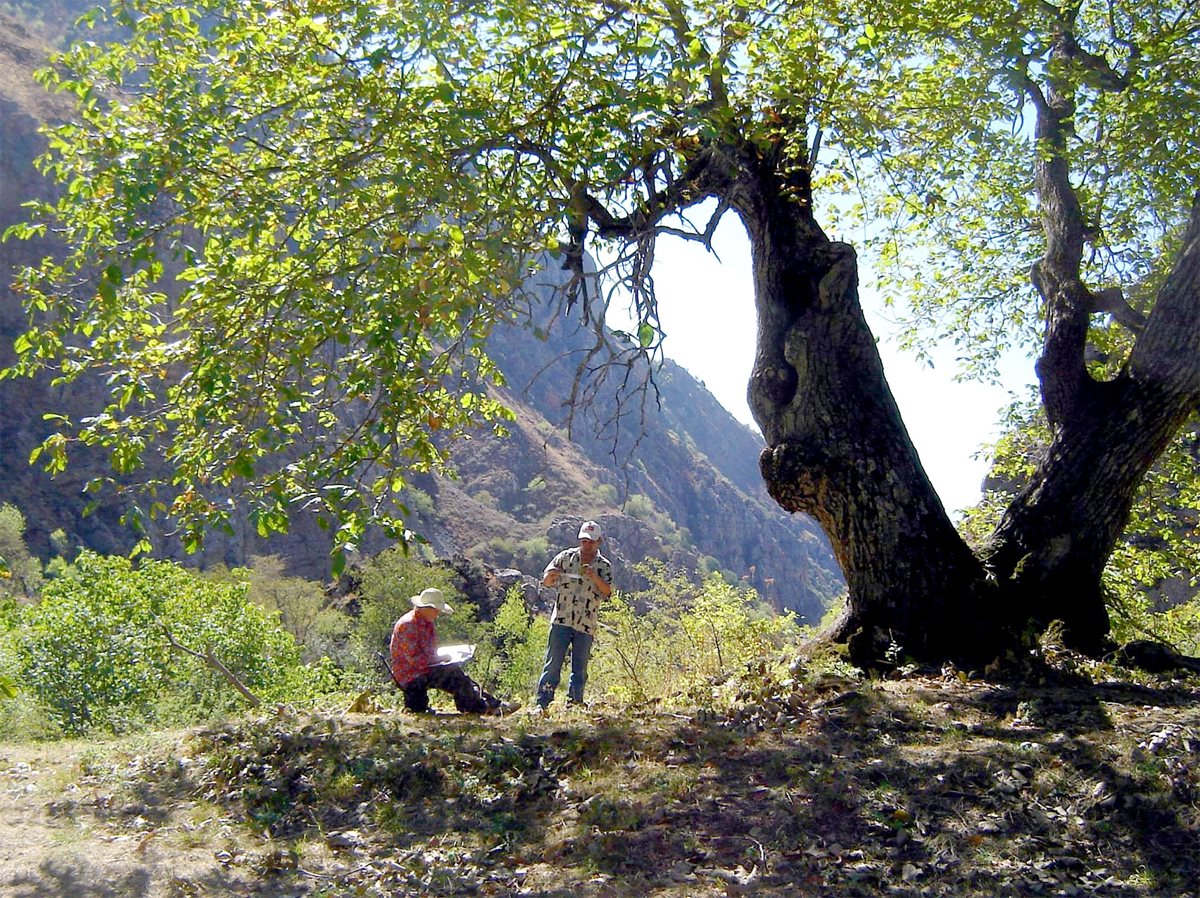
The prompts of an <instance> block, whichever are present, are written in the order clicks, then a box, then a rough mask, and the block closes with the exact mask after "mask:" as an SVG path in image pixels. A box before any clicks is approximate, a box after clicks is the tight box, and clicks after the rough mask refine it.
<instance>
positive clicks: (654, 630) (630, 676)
mask: <svg viewBox="0 0 1200 898" xmlns="http://www.w3.org/2000/svg"><path fill="white" fill-rule="evenodd" d="M641 571H642V573H643V574H644V575H645V576H646V578H647V579H648V580H649V583H650V585H649V587H648V588H647V589H645V590H644V591H642V592H639V593H634V594H632V595H629V596H625V595H622V594H620V593H614V594H613V597H612V598H611V599H610V600H609V601H608V602H607V603H606V604H605V606H604V608H603V610H602V612H601V621H602V632H601V633H600V634H599V636H598V637H597V640H596V646H595V649H594V650H593V655H592V658H593V660H592V666H591V681H590V682H591V685H590V686H589V689H594V690H595V691H596V692H597V693H600V694H607V695H609V696H611V697H612V698H614V699H616V700H618V701H631V702H646V701H650V702H656V703H664V704H671V703H683V704H689V705H695V704H701V705H703V704H707V703H710V702H711V701H712V699H713V695H714V692H713V690H714V688H715V687H717V686H719V685H720V684H721V683H723V682H725V681H726V680H727V679H729V678H730V677H731V676H734V675H737V674H740V673H741V672H742V671H744V670H745V669H746V668H747V666H750V665H758V664H760V663H763V662H766V663H768V664H773V663H774V662H776V661H777V660H779V659H780V658H781V657H782V656H783V655H784V654H785V651H784V650H785V649H786V647H788V646H795V645H796V644H798V643H799V642H800V641H801V640H802V639H803V638H804V637H805V636H807V635H809V631H807V630H805V629H804V628H803V627H801V626H800V625H799V624H798V623H797V621H796V618H795V617H794V615H792V614H790V613H788V614H782V615H779V614H775V613H774V612H773V611H772V610H771V609H770V608H768V607H766V606H765V605H763V604H762V603H761V601H760V599H759V597H758V594H757V593H756V592H755V591H754V590H753V589H750V588H748V587H746V588H743V587H737V586H734V585H731V584H730V583H728V582H727V581H726V580H724V579H723V578H722V577H721V576H720V575H717V574H712V575H710V576H709V577H707V578H706V579H705V580H704V581H703V582H702V583H701V584H700V585H699V586H697V585H695V584H693V583H692V582H691V581H690V580H689V579H688V578H687V577H686V576H685V575H683V574H681V573H678V572H669V571H668V570H666V569H665V568H664V567H663V566H662V565H660V564H646V565H643V566H642V567H641Z"/></svg>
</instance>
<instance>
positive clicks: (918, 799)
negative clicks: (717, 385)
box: [0, 675, 1200, 898]
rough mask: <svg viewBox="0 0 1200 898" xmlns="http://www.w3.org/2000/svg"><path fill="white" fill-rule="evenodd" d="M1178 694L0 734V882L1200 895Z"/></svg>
mask: <svg viewBox="0 0 1200 898" xmlns="http://www.w3.org/2000/svg"><path fill="white" fill-rule="evenodd" d="M1198 709H1200V691H1198V690H1197V686H1196V683H1195V682H1194V681H1193V682H1168V681H1159V682H1156V683H1153V684H1150V685H1138V684H1135V683H1130V682H1116V681H1114V682H1109V683H1102V684H1099V685H1097V684H1094V683H1091V682H1085V681H1076V680H1068V679H1063V678H1057V679H1056V680H1055V681H1054V682H1050V683H1042V684H1039V685H1002V684H989V683H983V682H978V681H964V680H963V679H962V678H959V677H958V676H956V675H947V676H932V677H930V676H925V677H919V676H918V677H910V678H907V679H904V680H898V681H878V680H876V681H858V680H847V679H823V680H818V681H816V682H801V681H797V682H794V683H785V684H782V685H776V686H774V687H771V688H769V689H768V688H762V689H751V690H749V691H747V692H746V694H744V695H743V696H742V701H741V704H740V710H739V712H738V713H736V714H732V715H714V714H711V713H694V714H682V713H665V712H661V711H655V710H653V709H629V708H615V707H606V706H604V705H603V704H601V705H597V706H595V707H593V708H592V709H590V710H589V711H568V710H565V709H564V710H557V711H556V712H555V713H553V714H552V715H551V716H550V717H549V718H539V717H532V716H524V715H517V716H514V717H510V718H505V719H501V720H496V719H484V720H480V719H474V718H466V717H459V716H457V715H438V716H435V717H422V718H416V717H411V716H408V715H405V714H402V713H397V712H385V713H379V714H366V715H290V714H282V715H274V716H266V717H262V718H257V719H252V720H245V721H241V722H236V723H231V724H229V725H227V726H224V727H219V728H215V729H211V730H207V731H204V732H201V733H196V734H192V735H190V736H188V737H187V738H182V739H181V738H180V737H178V736H174V737H171V738H170V739H165V738H164V739H162V740H160V741H159V742H158V744H157V745H154V746H150V745H146V746H143V748H142V749H141V750H140V751H139V750H135V749H133V748H130V747H129V746H108V747H105V746H101V747H93V748H91V749H84V748H81V747H79V746H72V747H70V748H68V749H66V750H60V749H59V748H58V747H49V748H46V749H24V748H22V749H9V748H0V759H3V760H2V762H0V769H2V770H3V771H4V772H3V786H4V791H3V795H2V796H0V801H2V802H3V807H2V814H0V819H2V820H3V824H2V826H3V828H2V829H0V846H3V847H2V848H0V851H3V852H4V862H5V866H4V869H3V871H2V872H0V894H3V895H5V896H8V895H15V896H41V895H82V896H90V895H96V896H101V895H134V896H137V895H148V896H149V895H153V896H158V895H206V896H207V895H212V896H227V895H229V896H232V895H248V894H255V895H280V896H282V895H313V896H359V895H388V896H408V895H413V896H415V895H448V896H450V895H453V896H458V895H486V896H518V895H531V896H539V898H566V896H584V898H588V896H593V898H601V896H656V898H665V896H680V898H682V896H734V898H737V896H752V895H753V896H780V898H782V896H789V898H791V896H834V895H837V896H884V895H886V896H913V898H916V896H927V895H928V896H935V895H936V896H943V895H944V896H950V895H953V896H981V898H982V896H1010V895H1011V896H1029V895H1034V896H1036V895H1056V896H1081V895H1089V896H1113V898H1126V896H1129V898H1133V896H1162V895H1170V896H1193V898H1195V896H1197V895H1200V892H1198V887H1197V883H1198V882H1200V810H1198V805H1200V710H1198Z"/></svg>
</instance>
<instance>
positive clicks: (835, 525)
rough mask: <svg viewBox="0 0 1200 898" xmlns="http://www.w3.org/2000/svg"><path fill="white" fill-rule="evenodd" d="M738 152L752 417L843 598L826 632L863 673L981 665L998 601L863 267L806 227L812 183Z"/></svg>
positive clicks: (787, 501) (773, 480) (765, 459)
mask: <svg viewBox="0 0 1200 898" xmlns="http://www.w3.org/2000/svg"><path fill="white" fill-rule="evenodd" d="M781 156H782V152H780V156H774V157H773V156H768V157H767V158H761V157H760V156H759V154H758V153H757V152H755V151H754V150H752V149H751V150H748V151H746V152H744V153H743V154H742V164H741V165H740V166H739V168H740V170H741V171H742V173H743V174H742V176H741V177H740V178H739V179H738V180H737V181H736V183H735V185H734V186H733V187H732V189H731V190H730V191H729V195H728V199H729V200H730V201H731V204H732V206H733V207H734V208H735V209H736V210H737V212H738V213H739V215H740V216H741V218H742V221H743V222H744V224H745V226H746V230H747V232H748V234H749V236H750V242H751V247H752V252H753V259H754V283H755V295H756V305H757V313H758V349H757V356H756V359H755V364H754V370H753V374H752V377H751V384H750V389H749V398H750V406H751V409H752V411H753V413H754V415H755V418H756V420H757V421H758V423H759V426H760V427H761V428H762V431H763V435H764V437H765V438H766V441H767V446H768V448H767V449H765V450H764V451H763V453H762V456H761V458H760V465H761V468H762V473H763V477H764V479H765V481H766V484H767V488H768V490H769V491H770V493H771V495H772V496H773V497H774V498H775V499H776V501H778V502H779V504H780V505H781V506H782V507H783V508H785V509H787V510H789V511H803V512H806V513H807V514H810V515H812V516H813V517H815V518H816V519H817V521H818V522H819V523H820V524H821V526H822V528H823V529H824V530H825V533H826V534H827V535H828V537H829V539H830V542H831V543H832V545H833V548H834V551H835V553H836V555H837V558H838V561H839V563H840V565H841V567H842V571H843V573H844V575H845V577H846V580H847V584H848V586H849V597H848V603H847V609H846V613H845V615H844V616H843V618H842V620H841V621H840V622H839V624H838V626H837V627H836V628H835V632H834V633H832V634H831V635H832V636H833V637H834V638H836V639H839V640H844V641H847V642H848V643H849V646H850V651H851V655H852V657H853V658H854V659H855V660H856V661H858V662H860V663H864V664H879V663H883V662H885V661H886V660H887V655H888V650H889V648H890V647H891V646H895V647H897V648H898V649H899V651H900V652H902V653H903V654H904V655H911V656H914V657H919V658H926V659H933V658H937V659H944V658H959V659H969V660H978V659H981V658H982V659H987V658H991V657H994V656H995V654H996V652H997V651H998V650H999V649H1000V648H1001V647H1002V645H1003V643H1004V641H1005V638H1006V637H1005V633H1004V631H1003V628H1002V627H998V626H997V625H996V614H995V611H996V602H995V595H994V592H995V590H994V588H993V586H992V585H991V584H990V583H989V581H988V579H987V576H986V572H985V570H984V568H983V566H982V565H981V564H980V562H979V561H978V559H976V558H975V557H974V555H973V554H972V553H971V551H970V550H969V549H968V547H967V546H966V544H965V543H964V542H963V540H962V539H961V537H960V536H959V535H958V533H957V531H956V530H955V528H954V526H953V524H952V523H951V521H950V519H949V517H948V516H947V515H946V512H945V510H944V508H943V507H942V504H941V501H940V500H939V498H938V496H937V493H936V492H935V491H934V489H933V486H932V485H931V484H930V482H929V478H928V477H927V475H926V473H925V471H924V469H923V468H922V467H921V463H920V460H919V459H918V457H917V453H916V451H915V449H914V448H913V445H912V441H911V439H910V438H909V435H908V432H907V431H906V430H905V427H904V424H903V422H902V420H901V418H900V412H899V410H898V408H897V406H896V402H895V400H894V398H893V397H892V394H891V390H890V389H889V387H888V385H887V380H886V378H885V377H884V372H883V364H882V362H881V360H880V357H879V353H878V350H877V348H876V344H875V338H874V337H873V335H872V334H871V332H870V330H869V329H868V327H867V324H866V321H865V319H864V316H863V312H862V308H861V305H860V303H859V297H858V271H857V259H856V256H855V253H854V250H853V249H852V248H851V247H849V246H848V245H846V244H842V243H835V242H832V241H830V240H829V239H828V238H827V237H826V235H825V234H824V233H823V231H822V230H821V228H820V227H819V225H818V224H817V222H816V221H815V219H814V218H813V215H812V211H811V210H812V205H811V199H810V187H809V184H808V177H807V173H806V172H804V171H802V170H800V171H798V170H794V169H788V168H787V167H786V166H785V165H784V164H782V162H781Z"/></svg>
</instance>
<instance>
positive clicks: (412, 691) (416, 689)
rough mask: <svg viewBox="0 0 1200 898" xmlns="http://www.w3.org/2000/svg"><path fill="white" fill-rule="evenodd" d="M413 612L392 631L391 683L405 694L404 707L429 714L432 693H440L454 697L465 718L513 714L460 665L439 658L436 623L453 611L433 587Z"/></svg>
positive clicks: (414, 601)
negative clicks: (433, 690)
mask: <svg viewBox="0 0 1200 898" xmlns="http://www.w3.org/2000/svg"><path fill="white" fill-rule="evenodd" d="M410 601H411V602H412V605H413V609H412V611H410V612H408V614H406V615H404V616H403V617H401V618H400V619H399V620H398V621H396V625H395V626H394V627H393V628H392V640H391V655H392V665H391V671H392V679H393V680H395V681H396V685H397V686H399V687H400V688H401V690H403V692H404V707H405V708H407V709H408V710H409V711H414V712H416V713H418V714H424V713H426V712H427V711H429V690H430V689H441V690H443V691H445V692H449V693H450V695H452V696H453V697H454V707H456V708H457V709H458V710H459V711H460V712H461V713H463V714H502V713H504V712H505V711H509V710H512V709H511V707H506V706H505V705H504V704H503V703H502V702H500V701H499V700H498V699H497V698H495V697H494V696H491V695H489V694H488V693H486V692H484V691H483V689H482V688H481V687H480V686H479V684H478V683H476V682H475V681H474V680H472V679H471V678H470V677H469V676H467V674H466V672H465V671H464V670H463V669H462V665H461V664H460V663H456V662H453V661H449V660H446V659H443V658H440V657H438V651H437V648H438V645H437V628H436V626H435V622H436V621H437V619H438V618H439V617H441V616H442V615H443V614H452V613H453V611H454V609H453V608H451V607H450V606H449V605H448V604H447V603H446V599H445V596H443V595H442V591H441V590H440V589H436V588H434V587H430V588H429V589H423V590H421V594H420V595H419V596H413V597H412V598H411V599H410Z"/></svg>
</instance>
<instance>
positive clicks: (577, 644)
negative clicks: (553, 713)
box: [537, 624, 593, 708]
mask: <svg viewBox="0 0 1200 898" xmlns="http://www.w3.org/2000/svg"><path fill="white" fill-rule="evenodd" d="M592 640H593V637H592V636H591V634H589V633H583V632H581V631H579V630H576V629H574V628H573V627H565V626H563V625H562V624H554V625H552V626H551V627H550V639H549V641H548V642H547V644H546V666H545V667H544V668H542V678H541V679H540V680H538V687H537V703H538V704H539V705H541V706H542V707H543V708H545V707H547V706H549V704H550V702H551V701H552V700H553V699H554V690H555V689H557V688H558V683H559V680H560V679H561V677H562V666H563V660H564V659H565V658H566V657H567V649H570V650H571V679H570V681H569V682H568V683H567V700H568V701H572V702H582V701H583V687H584V686H586V685H587V666H588V658H589V657H591V654H592Z"/></svg>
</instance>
